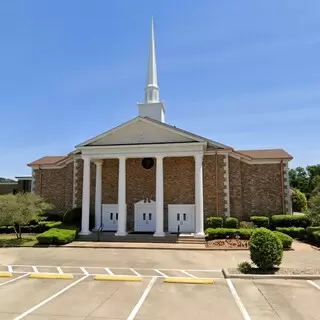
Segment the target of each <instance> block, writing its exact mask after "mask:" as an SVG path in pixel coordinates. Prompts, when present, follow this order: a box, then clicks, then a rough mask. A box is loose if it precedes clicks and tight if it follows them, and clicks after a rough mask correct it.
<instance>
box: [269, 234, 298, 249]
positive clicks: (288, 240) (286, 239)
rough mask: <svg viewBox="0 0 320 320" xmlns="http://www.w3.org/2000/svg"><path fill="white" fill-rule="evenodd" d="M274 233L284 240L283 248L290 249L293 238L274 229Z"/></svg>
mask: <svg viewBox="0 0 320 320" xmlns="http://www.w3.org/2000/svg"><path fill="white" fill-rule="evenodd" d="M273 233H274V234H275V235H276V236H277V237H278V238H279V240H280V241H281V242H282V246H283V249H290V248H291V246H292V241H293V239H292V238H291V237H290V236H288V235H287V234H285V233H282V232H280V231H273Z"/></svg>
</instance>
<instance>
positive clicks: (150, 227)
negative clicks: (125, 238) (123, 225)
mask: <svg viewBox="0 0 320 320" xmlns="http://www.w3.org/2000/svg"><path fill="white" fill-rule="evenodd" d="M134 231H136V232H155V231H156V204H155V202H153V203H141V202H139V203H136V204H135V212H134Z"/></svg>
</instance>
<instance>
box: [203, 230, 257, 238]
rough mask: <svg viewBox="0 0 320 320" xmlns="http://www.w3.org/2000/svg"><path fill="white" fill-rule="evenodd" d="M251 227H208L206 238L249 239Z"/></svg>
mask: <svg viewBox="0 0 320 320" xmlns="http://www.w3.org/2000/svg"><path fill="white" fill-rule="evenodd" d="M252 232H253V230H252V229H226V228H215V229H214V228H208V229H207V230H206V231H205V233H206V235H207V236H206V240H214V239H227V238H237V237H239V238H240V239H246V240H248V239H250V237H251V234H252Z"/></svg>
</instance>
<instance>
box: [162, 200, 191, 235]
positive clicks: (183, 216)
mask: <svg viewBox="0 0 320 320" xmlns="http://www.w3.org/2000/svg"><path fill="white" fill-rule="evenodd" d="M194 208H195V206H194V205H193V204H169V205H168V216H169V232H171V233H176V232H178V230H179V231H180V233H193V232H194V231H195V215H194V211H195V210H194Z"/></svg>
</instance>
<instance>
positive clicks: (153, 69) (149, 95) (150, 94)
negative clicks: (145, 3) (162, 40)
mask: <svg viewBox="0 0 320 320" xmlns="http://www.w3.org/2000/svg"><path fill="white" fill-rule="evenodd" d="M155 49H156V48H155V41H154V27H153V17H152V20H151V39H150V50H149V65H148V75H147V85H146V89H145V91H146V92H145V103H150V102H151V103H152V102H159V87H158V75H157V61H156V50H155Z"/></svg>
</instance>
